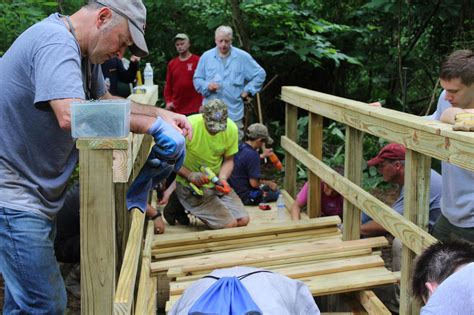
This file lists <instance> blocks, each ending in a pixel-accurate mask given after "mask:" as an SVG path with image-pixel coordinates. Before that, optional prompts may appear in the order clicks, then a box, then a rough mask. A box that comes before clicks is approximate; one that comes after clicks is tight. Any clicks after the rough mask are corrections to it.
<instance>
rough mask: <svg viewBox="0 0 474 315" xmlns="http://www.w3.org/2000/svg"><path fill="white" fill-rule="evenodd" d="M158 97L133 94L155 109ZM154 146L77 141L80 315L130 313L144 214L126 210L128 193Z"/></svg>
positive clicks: (137, 140)
mask: <svg viewBox="0 0 474 315" xmlns="http://www.w3.org/2000/svg"><path fill="white" fill-rule="evenodd" d="M157 98H158V89H157V87H156V86H154V87H153V88H149V89H148V91H147V93H146V94H133V95H131V96H130V99H132V100H134V101H136V102H138V103H142V104H151V105H154V104H155V103H156V101H157ZM151 143H152V139H151V137H150V136H144V135H137V134H132V133H130V135H129V136H128V137H127V138H123V139H78V140H77V148H78V149H79V167H80V171H79V180H80V191H81V199H80V203H81V210H80V211H81V215H80V220H81V222H80V226H81V231H80V233H81V314H112V313H116V314H129V313H130V312H131V308H132V304H133V295H134V290H135V280H136V278H137V271H138V266H139V262H140V259H141V251H142V245H143V244H142V243H143V226H144V219H145V216H144V214H143V213H141V212H140V211H138V210H133V211H132V212H131V213H129V212H128V211H127V208H126V199H125V195H126V192H127V189H128V187H129V185H130V184H131V183H132V181H133V180H134V178H135V176H136V175H137V174H138V172H139V170H140V168H141V167H142V166H143V163H144V162H145V160H146V158H147V156H148V153H149V150H150V146H151ZM152 232H153V230H152ZM148 234H149V233H148ZM150 238H151V237H150ZM119 270H120V275H119V277H118V280H117V275H118V271H119Z"/></svg>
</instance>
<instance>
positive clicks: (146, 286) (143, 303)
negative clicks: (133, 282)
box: [135, 220, 154, 314]
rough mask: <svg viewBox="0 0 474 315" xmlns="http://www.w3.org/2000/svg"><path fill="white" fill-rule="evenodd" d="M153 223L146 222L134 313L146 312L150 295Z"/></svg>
mask: <svg viewBox="0 0 474 315" xmlns="http://www.w3.org/2000/svg"><path fill="white" fill-rule="evenodd" d="M153 234H154V224H153V221H151V220H150V221H149V222H148V226H147V229H146V236H145V245H144V246H143V254H142V264H141V268H140V280H139V283H138V293H137V302H136V304H135V314H146V312H147V309H148V298H149V296H150V293H149V291H150V289H151V279H150V263H151V244H152V242H153Z"/></svg>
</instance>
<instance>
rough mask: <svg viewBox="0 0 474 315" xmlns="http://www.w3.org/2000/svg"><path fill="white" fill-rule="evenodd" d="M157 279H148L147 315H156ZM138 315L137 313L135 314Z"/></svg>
mask: <svg viewBox="0 0 474 315" xmlns="http://www.w3.org/2000/svg"><path fill="white" fill-rule="evenodd" d="M157 283H158V279H156V277H151V278H150V290H149V291H148V299H147V301H148V308H147V314H148V315H156V314H157V301H156V300H157V291H156V287H157ZM136 314H137V315H138V313H136Z"/></svg>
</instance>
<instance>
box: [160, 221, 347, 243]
mask: <svg viewBox="0 0 474 315" xmlns="http://www.w3.org/2000/svg"><path fill="white" fill-rule="evenodd" d="M340 222H341V219H340V218H339V217H337V216H331V217H324V218H317V219H313V220H304V221H288V222H282V223H272V224H266V225H265V226H252V225H250V226H245V227H238V228H232V229H222V230H212V231H202V232H195V233H186V234H185V235H171V234H168V235H166V234H164V235H160V237H155V239H154V241H153V247H159V248H164V247H175V246H181V245H187V244H196V243H202V242H213V241H218V240H219V241H220V240H231V239H236V238H244V237H251V236H262V235H269V234H278V233H289V232H294V231H295V230H304V229H306V230H312V229H316V228H322V227H330V226H335V225H337V224H339V223H340Z"/></svg>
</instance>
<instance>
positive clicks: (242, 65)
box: [193, 25, 266, 140]
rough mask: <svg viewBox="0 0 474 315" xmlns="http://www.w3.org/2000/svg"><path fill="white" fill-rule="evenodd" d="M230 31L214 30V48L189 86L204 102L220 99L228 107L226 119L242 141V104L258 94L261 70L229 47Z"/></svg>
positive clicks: (243, 52)
mask: <svg viewBox="0 0 474 315" xmlns="http://www.w3.org/2000/svg"><path fill="white" fill-rule="evenodd" d="M232 36H233V32H232V28H230V27H229V26H225V25H221V26H219V27H218V28H217V29H216V32H215V42H216V47H214V48H212V49H210V50H208V51H206V52H205V53H204V54H203V55H202V56H201V59H200V60H199V63H198V66H197V69H196V72H195V73H194V78H193V83H194V87H195V88H196V91H198V92H199V93H201V94H202V95H203V96H204V97H205V99H204V101H203V104H205V103H207V102H209V101H210V100H212V99H222V100H223V101H224V103H226V104H227V106H228V111H229V118H230V119H232V120H233V121H234V122H235V123H236V124H237V126H238V127H239V140H242V138H243V135H244V133H243V127H244V126H243V123H242V118H243V117H244V101H247V99H248V98H249V97H251V96H253V95H255V94H256V93H258V92H259V91H260V89H261V87H262V84H263V82H264V81H265V77H266V73H265V70H263V68H262V67H261V66H260V65H259V64H258V63H257V62H256V61H255V59H253V58H252V56H250V54H249V53H247V52H246V51H243V50H241V49H239V48H236V47H233V46H232Z"/></svg>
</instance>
